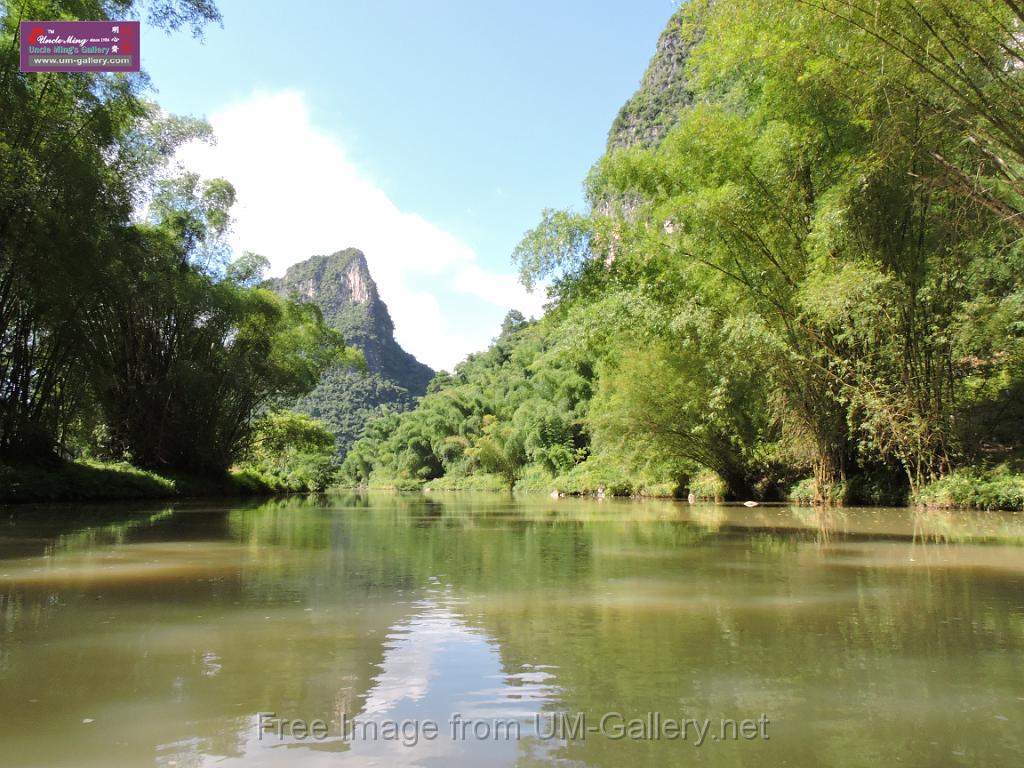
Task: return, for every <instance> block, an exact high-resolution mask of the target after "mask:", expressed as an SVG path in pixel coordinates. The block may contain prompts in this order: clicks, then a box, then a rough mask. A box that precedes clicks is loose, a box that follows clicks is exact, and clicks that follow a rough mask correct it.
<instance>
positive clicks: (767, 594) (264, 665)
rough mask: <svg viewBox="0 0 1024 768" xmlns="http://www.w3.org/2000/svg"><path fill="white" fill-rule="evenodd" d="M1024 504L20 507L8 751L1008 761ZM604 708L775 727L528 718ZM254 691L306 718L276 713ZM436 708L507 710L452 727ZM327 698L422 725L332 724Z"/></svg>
mask: <svg viewBox="0 0 1024 768" xmlns="http://www.w3.org/2000/svg"><path fill="white" fill-rule="evenodd" d="M111 513H114V514H115V517H114V518H111ZM1022 532H1024V525H1022V521H1021V517H1020V516H1015V515H997V514H978V515H975V514H962V513H947V512H913V511H909V510H873V509H863V510H860V509H850V510H830V511H827V512H826V511H822V510H813V509H788V508H784V507H759V508H755V509H749V510H748V509H744V508H737V507H724V506H722V507H715V506H701V505H696V506H694V507H690V506H688V505H677V504H672V503H667V502H649V503H624V502H620V501H615V500H606V501H605V502H604V503H602V504H597V503H595V502H588V501H586V500H572V499H559V500H550V499H547V498H538V499H525V500H518V501H514V502H513V501H511V500H509V499H507V498H502V497H498V496H485V497H474V496H467V497H459V496H443V497H442V496H437V497H431V498H424V497H420V496H411V497H404V496H392V495H373V496H351V497H329V498H325V499H319V500H317V499H311V500H301V501H300V500H283V501H274V502H271V503H269V504H264V505H260V506H247V507H243V508H221V507H218V506H216V505H209V504H192V505H187V506H179V507H175V508H173V509H152V508H150V509H144V510H139V509H135V508H131V507H129V508H125V509H124V510H122V511H121V512H119V513H118V512H116V511H115V510H108V515H107V517H106V519H105V520H102V521H100V520H97V519H95V516H89V515H87V516H85V517H83V516H82V515H76V516H75V517H74V518H72V519H68V516H67V509H66V508H64V510H63V511H62V512H58V511H53V512H50V513H47V512H46V511H43V510H35V511H33V512H32V514H29V513H27V512H25V513H19V514H17V515H15V516H14V517H13V518H11V520H9V522H8V524H7V525H6V526H5V528H4V533H3V537H2V538H0V690H2V691H3V696H2V697H0V739H2V742H3V744H4V756H5V758H6V760H7V761H10V764H12V765H26V766H30V765H76V766H89V765H104V766H107V765H152V764H157V765H167V766H170V765H177V766H183V765H197V766H198V765H213V764H217V765H285V764H287V765H293V764H297V765H326V764H335V763H338V762H347V763H349V764H356V765H370V764H379V765H390V764H409V765H411V764H416V765H431V764H437V765H442V764H443V765H451V764H456V765H458V764H465V765H505V764H507V765H512V764H517V763H521V764H530V763H536V764H549V763H558V762H566V763H569V764H576V765H595V766H596V765H607V766H617V765H623V764H631V765H645V764H650V765H666V764H675V763H679V762H690V761H694V762H702V763H706V764H710V765H744V764H748V763H749V764H751V765H762V764H782V763H786V764H790V765H818V764H822V763H828V764H836V765H870V764H878V763H879V762H883V761H884V762H886V763H891V762H894V761H897V760H898V761H900V762H902V763H904V764H907V765H920V766H928V765H938V764H953V765H955V764H960V763H964V764H968V763H973V764H1009V762H1010V761H1012V760H1013V759H1014V758H1015V757H1019V756H1020V754H1022V753H1024V743H1022V740H1021V736H1020V734H1021V733H1022V730H1021V728H1020V724H1021V722H1022V721H1024V669H1022V667H1021V665H1020V663H1019V659H1020V658H1021V652H1022V651H1024V555H1022V553H1024V548H1022V547H1021V543H1022V541H1024V536H1022ZM610 710H616V711H618V712H621V713H622V714H623V715H624V716H627V717H631V716H643V715H644V714H645V713H648V712H651V711H658V712H662V713H664V714H665V716H666V717H680V716H685V717H699V718H704V717H710V718H720V717H729V718H756V717H757V716H758V715H759V714H761V713H766V714H767V715H768V717H770V718H771V721H772V730H771V739H770V740H768V741H760V740H759V741H749V742H734V743H721V744H710V743H709V744H705V745H703V746H701V747H700V748H697V747H696V746H695V745H694V744H693V743H692V742H688V743H684V744H680V743H673V742H664V741H661V742H658V741H629V740H620V741H614V740H609V739H607V738H604V737H601V736H599V735H592V736H590V737H587V738H576V739H550V740H546V739H543V738H541V734H538V733H537V732H536V731H535V729H534V724H535V719H534V718H535V717H536V716H537V715H545V716H552V715H557V714H558V713H561V712H565V713H569V714H570V715H573V714H575V713H583V714H585V715H586V716H587V718H588V721H589V722H596V721H597V720H599V719H600V717H601V716H602V715H603V714H605V713H606V712H608V711H610ZM259 712H274V713H276V715H277V716H280V717H287V718H301V719H304V720H306V721H311V720H314V719H323V720H325V722H326V724H327V726H328V737H327V738H324V739H321V740H312V739H310V738H305V739H300V738H294V737H292V736H287V737H284V738H281V739H278V738H276V736H275V737H274V738H268V736H272V735H273V734H272V733H271V732H268V731H267V730H266V729H264V730H261V729H260V728H259V720H258V717H257V713H259ZM454 713H459V714H460V716H461V717H462V718H464V719H466V720H489V721H494V720H502V721H515V722H517V723H519V724H520V730H519V732H518V736H519V738H518V739H507V738H506V739H494V738H484V739H480V738H473V734H472V732H469V733H467V734H465V735H464V736H465V737H464V738H457V739H452V738H451V730H450V721H451V718H452V716H453V714H454ZM343 717H348V718H350V719H351V718H356V719H358V720H361V721H363V722H367V723H369V722H372V723H376V724H378V725H380V724H383V723H385V722H387V721H399V722H400V721H403V720H415V721H418V722H424V721H433V722H436V723H438V724H439V726H440V728H439V734H438V737H437V738H435V739H432V740H426V739H420V740H418V741H417V743H416V744H415V746H413V745H410V744H408V743H407V742H408V740H407V739H404V740H403V739H397V740H394V739H392V740H386V739H380V738H378V739H376V740H367V739H352V738H350V739H343V738H341V725H342V718H343Z"/></svg>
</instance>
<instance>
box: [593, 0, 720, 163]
mask: <svg viewBox="0 0 1024 768" xmlns="http://www.w3.org/2000/svg"><path fill="white" fill-rule="evenodd" d="M712 2H713V0H690V2H688V3H684V4H683V5H682V6H681V7H680V8H679V10H678V11H676V12H675V13H674V14H673V15H672V18H671V19H669V22H668V24H667V25H666V27H665V29H664V31H663V32H662V33H661V37H659V38H658V46H657V49H656V51H655V54H654V58H652V59H651V63H650V64H649V65H648V67H647V71H646V72H645V73H644V76H643V79H642V80H641V81H640V87H639V88H638V89H637V91H636V93H634V94H633V96H631V97H630V99H629V101H627V102H626V103H625V104H623V105H622V108H621V109H620V110H619V113H618V115H616V116H615V120H614V121H613V122H612V127H611V129H610V130H609V132H608V151H612V150H615V149H625V148H628V147H634V146H641V147H650V146H653V145H655V144H657V143H658V142H659V141H661V139H662V138H663V137H664V136H665V134H666V133H668V132H669V130H670V129H671V128H672V126H674V125H675V124H676V121H677V120H678V118H679V113H680V111H681V110H682V109H683V108H684V107H688V106H690V105H691V104H693V101H694V92H693V88H692V87H691V85H690V79H689V73H688V72H687V71H686V65H687V62H688V61H689V58H690V53H691V52H692V51H693V49H694V47H695V46H696V45H697V44H698V43H699V42H700V41H701V40H702V39H703V37H704V27H703V19H704V14H705V13H706V12H707V8H708V7H709V6H710V5H711V3H712Z"/></svg>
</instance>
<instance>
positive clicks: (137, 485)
mask: <svg viewBox="0 0 1024 768" xmlns="http://www.w3.org/2000/svg"><path fill="white" fill-rule="evenodd" d="M296 490H300V489H295V488H291V487H288V486H287V485H285V484H284V483H282V482H280V481H276V480H275V479H274V478H271V477H268V476H266V475H263V474H260V473H257V472H256V471H254V470H251V469H243V470H240V471H231V472H227V473H225V474H223V475H214V476H209V475H207V476H199V475H161V474H157V473H156V472H151V471H148V470H144V469H140V468H138V467H134V466H132V465H131V464H127V463H124V462H118V463H110V462H98V461H66V462H61V463H58V464H54V465H52V466H11V465H7V464H0V502H3V503H21V502H49V501H112V500H117V499H174V498H186V497H191V496H260V495H270V494H277V493H289V492H294V491H296Z"/></svg>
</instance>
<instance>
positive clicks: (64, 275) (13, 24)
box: [0, 0, 227, 460]
mask: <svg viewBox="0 0 1024 768" xmlns="http://www.w3.org/2000/svg"><path fill="white" fill-rule="evenodd" d="M141 8H148V11H149V18H150V20H151V21H152V22H153V23H154V24H155V25H156V26H158V27H161V28H163V29H165V30H168V31H171V30H174V29H177V28H179V27H182V26H185V25H188V26H191V27H192V30H193V32H195V33H197V34H198V33H199V31H200V30H201V29H202V27H203V25H204V24H205V23H207V22H209V21H219V19H220V16H219V14H218V12H217V10H216V7H215V6H214V5H213V3H211V2H209V1H208V0H161V2H151V3H143V2H131V1H130V0H76V1H75V2H59V1H55V0H27V1H19V2H17V3H15V2H13V1H12V0H3V2H2V3H0V33H2V37H3V39H4V40H5V41H10V43H9V44H8V43H5V44H4V45H3V46H2V47H0V456H3V455H6V456H16V457H20V458H27V457H34V458H35V459H37V460H44V459H45V458H47V457H48V456H50V455H52V453H53V450H54V447H55V444H61V443H63V442H65V440H66V437H67V434H66V433H67V429H68V426H69V424H70V423H71V422H72V421H73V420H74V418H75V415H76V412H77V410H78V407H79V405H80V403H81V401H82V399H83V398H85V397H87V395H88V393H87V391H86V389H85V387H84V382H85V380H86V377H85V376H83V373H82V365H83V360H82V358H83V355H82V354H81V347H82V344H83V336H84V334H85V333H86V331H85V329H84V328H83V324H82V322H81V319H82V318H81V313H82V311H83V310H84V308H85V307H87V306H89V305H90V304H91V303H92V302H94V301H95V300H96V298H95V296H94V295H93V293H92V291H93V289H94V283H93V281H92V279H91V278H92V276H93V275H95V273H96V272H97V271H98V270H99V269H101V268H103V266H104V265H105V264H106V263H107V260H108V258H109V253H110V250H111V247H112V243H116V242H117V240H118V239H119V238H120V237H121V235H122V234H123V233H122V228H123V227H124V225H125V224H126V223H127V221H128V219H129V217H130V214H131V211H132V208H133V206H134V205H135V204H137V203H138V202H140V199H141V198H143V197H145V196H146V195H147V194H148V193H149V192H150V190H151V186H152V182H153V180H154V178H155V174H156V172H157V171H158V170H159V169H160V168H162V167H163V166H164V165H165V164H166V162H167V159H168V158H169V157H170V156H171V155H172V154H173V151H174V149H175V148H176V147H177V146H179V145H180V144H181V143H182V142H184V141H187V140H188V139H189V138H192V137H193V136H201V135H204V130H203V129H201V128H199V126H200V124H199V123H198V122H196V121H190V120H174V121H163V125H162V127H161V128H160V129H154V125H155V124H158V123H161V120H160V118H159V113H158V110H157V108H156V107H155V106H153V105H151V104H148V103H146V102H145V101H144V100H143V99H142V98H141V93H142V91H143V89H144V87H145V85H146V80H145V78H144V77H143V76H140V75H103V74H85V73H82V74H70V75H69V74H62V73H45V74H25V73H21V72H20V71H19V70H18V55H19V51H18V46H17V45H16V44H14V41H16V40H17V34H18V33H17V25H18V22H19V21H20V20H22V19H50V18H65V19H66V18H86V19H104V18H123V17H124V16H125V15H130V14H132V13H134V12H137V11H138V10H139V9H141ZM205 135H208V129H207V131H206V134H205ZM226 191H227V190H226V188H224V187H222V188H221V189H220V190H218V192H217V194H218V195H220V196H221V197H222V198H223V195H224V193H226Z"/></svg>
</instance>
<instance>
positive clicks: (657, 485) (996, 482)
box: [364, 464, 1024, 512]
mask: <svg viewBox="0 0 1024 768" xmlns="http://www.w3.org/2000/svg"><path fill="white" fill-rule="evenodd" d="M364 487H368V488H369V489H371V490H397V491H417V490H422V491H425V492H428V493H429V492H432V491H492V492H495V491H503V492H506V493H507V492H508V490H509V489H508V484H507V482H506V481H505V480H504V479H503V478H502V477H500V476H499V475H496V474H490V473H477V474H469V475H445V476H443V477H439V478H435V479H432V480H412V479H408V478H397V479H396V478H371V481H370V483H369V484H368V485H367V486H364ZM514 490H515V491H516V492H522V493H546V494H552V495H560V496H620V497H633V498H665V499H669V498H680V497H682V498H685V497H686V496H688V495H689V493H692V494H693V495H694V497H695V498H696V499H698V500H701V501H715V500H720V499H722V498H723V495H724V493H725V484H724V483H722V482H721V480H719V479H718V478H717V476H715V475H714V474H713V473H707V472H705V473H702V474H700V475H698V476H696V477H694V478H693V479H691V481H690V484H689V487H688V488H685V489H683V491H681V490H680V486H679V485H678V484H674V483H671V482H666V481H662V482H659V481H657V480H652V479H650V478H635V479H627V478H625V477H623V476H621V474H614V473H612V474H607V475H605V474H602V473H599V472H593V471H586V472H584V471H581V470H579V469H577V470H576V471H572V472H568V473H566V474H563V475H560V476H558V477H554V478H552V477H551V476H550V475H548V474H541V473H535V472H526V473H524V475H523V477H521V478H520V479H519V480H518V481H517V482H516V484H515V487H514ZM833 495H834V496H835V499H834V502H833V503H834V505H835V506H838V507H841V506H874V507H878V506H896V507H900V506H918V507H928V508H932V509H971V510H980V511H997V510H998V511H1008V512H1020V511H1024V472H1022V471H1020V468H1019V467H1014V466H1011V465H1010V464H1000V465H998V466H996V467H994V468H989V469H981V468H968V469H960V470H957V471H956V472H953V473H952V474H950V475H947V476H946V477H944V478H942V479H940V480H937V481H935V482H933V483H930V484H929V485H926V486H925V487H924V488H923V489H922V490H921V491H920V492H918V493H917V494H915V495H914V496H913V497H911V496H910V495H909V494H907V493H906V492H905V491H904V492H902V493H900V492H899V490H898V489H893V488H888V487H880V486H878V485H877V484H872V483H871V482H870V479H865V478H862V477H856V478H853V479H852V480H851V481H850V483H849V484H848V486H845V487H844V488H843V489H841V492H837V493H835V494H833ZM815 497H816V494H815V491H814V481H813V479H812V478H807V479H805V480H801V481H800V482H797V483H795V484H794V485H793V486H792V487H791V488H790V489H789V490H788V492H787V493H786V494H785V495H784V496H783V498H775V499H758V500H759V501H763V500H771V501H782V502H789V503H791V504H797V505H800V506H811V505H813V504H814V499H815ZM741 501H742V499H741Z"/></svg>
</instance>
